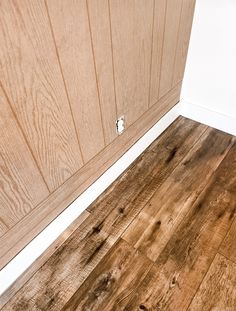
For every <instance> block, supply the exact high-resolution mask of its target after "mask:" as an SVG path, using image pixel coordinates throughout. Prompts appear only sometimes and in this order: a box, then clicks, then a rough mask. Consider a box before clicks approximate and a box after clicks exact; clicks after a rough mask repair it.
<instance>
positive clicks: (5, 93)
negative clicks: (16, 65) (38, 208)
mask: <svg viewBox="0 0 236 311" xmlns="http://www.w3.org/2000/svg"><path fill="white" fill-rule="evenodd" d="M0 87H1V88H2V91H3V94H4V95H5V97H6V100H7V102H8V105H9V107H10V109H11V112H12V114H13V116H14V119H15V120H16V123H17V125H18V127H19V129H20V131H21V133H22V135H23V137H24V140H25V143H26V145H27V147H28V149H29V151H30V153H31V155H32V158H33V160H34V162H35V165H36V167H37V169H38V170H39V173H40V175H41V176H42V179H43V181H44V183H45V185H46V187H47V190H48V192H49V193H50V194H51V193H52V191H50V189H49V186H48V184H47V182H46V179H45V178H44V175H43V172H42V170H41V169H40V166H39V164H38V162H37V160H36V157H35V155H34V153H33V150H32V149H31V146H30V144H29V142H28V139H27V138H26V135H25V133H24V131H23V129H22V127H21V124H20V122H19V120H18V118H17V115H16V113H15V111H14V109H13V107H12V104H11V101H10V98H9V96H8V94H7V92H6V91H5V88H4V87H3V85H2V82H1V81H0ZM43 201H44V200H43Z"/></svg>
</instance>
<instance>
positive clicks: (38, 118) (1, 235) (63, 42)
mask: <svg viewBox="0 0 236 311" xmlns="http://www.w3.org/2000/svg"><path fill="white" fill-rule="evenodd" d="M194 5H195V1H194V0H99V1H98V0H87V1H86V0H46V1H44V0H20V1H19V0H1V1H0V46H1V48H0V108H1V109H0V248H1V253H0V267H2V266H4V265H5V264H6V263H7V262H8V261H9V260H10V259H11V258H12V257H13V256H14V255H15V254H16V253H17V252H18V251H19V250H20V249H21V248H22V247H23V246H25V245H26V244H27V243H28V242H29V241H30V240H31V239H32V238H33V237H34V236H35V235H36V234H38V233H39V232H40V231H41V230H42V229H43V228H44V227H45V226H46V225H47V224H48V223H49V222H50V221H52V220H53V219H54V218H55V217H56V216H57V215H58V214H59V213H60V212H61V211H62V210H63V209H65V208H66V206H67V205H68V204H69V203H70V202H71V201H72V200H73V199H75V198H76V197H77V196H78V195H79V194H80V193H81V192H82V191H83V190H84V189H86V187H88V186H89V185H90V184H91V183H92V182H93V181H94V180H95V179H96V178H97V177H98V176H99V175H101V174H102V173H103V172H104V171H105V170H106V169H107V168H108V167H109V166H110V165H111V164H112V163H114V161H115V160H117V159H118V158H119V157H120V156H121V155H122V154H123V153H124V152H125V151H126V150H127V149H128V148H129V147H130V146H131V145H132V144H133V143H134V142H135V141H136V140H137V139H138V138H139V137H140V136H142V135H143V134H144V133H145V132H146V131H147V130H148V129H149V128H150V127H151V126H152V125H153V124H154V123H155V122H156V121H157V120H158V119H159V118H161V117H162V116H163V115H164V114H165V113H166V112H167V111H168V110H169V109H170V108H171V107H173V106H174V105H175V104H176V103H177V102H178V100H179V95H180V87H181V81H182V78H183V72H184V66H185V60H186V54H187V48H188V42H189V36H190V31H191V24H192V16H193V11H194ZM122 115H124V116H125V120H126V131H125V132H124V134H122V135H121V136H118V135H117V133H116V126H115V122H116V119H117V118H118V117H119V116H122Z"/></svg>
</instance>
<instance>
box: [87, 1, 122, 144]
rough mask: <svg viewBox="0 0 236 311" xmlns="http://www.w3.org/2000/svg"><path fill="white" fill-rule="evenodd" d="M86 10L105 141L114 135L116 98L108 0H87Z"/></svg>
mask: <svg viewBox="0 0 236 311" xmlns="http://www.w3.org/2000/svg"><path fill="white" fill-rule="evenodd" d="M87 3H88V11H89V19H90V26H91V37H92V44H93V49H94V59H95V66H96V72H97V82H98V89H99V95H100V104H101V111H102V120H103V126H104V133H105V142H106V144H109V143H110V142H112V141H113V140H114V139H115V138H116V137H117V133H116V127H115V124H116V119H117V115H116V100H115V86H114V75H113V59H112V45H111V31H110V18H109V5H108V0H104V1H94V0H89V1H87Z"/></svg>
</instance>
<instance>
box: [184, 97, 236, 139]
mask: <svg viewBox="0 0 236 311" xmlns="http://www.w3.org/2000/svg"><path fill="white" fill-rule="evenodd" d="M206 106H207V105H199V104H195V103H190V102H188V101H185V100H184V99H182V100H181V101H180V115H182V116H184V117H186V118H189V119H192V120H194V121H197V122H200V123H203V124H206V125H208V126H211V127H213V128H216V129H218V130H221V131H224V132H226V133H229V134H231V135H235V136H236V118H235V117H234V116H231V115H227V114H223V113H222V112H219V111H214V110H211V109H208V108H206Z"/></svg>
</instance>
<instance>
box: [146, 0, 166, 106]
mask: <svg viewBox="0 0 236 311" xmlns="http://www.w3.org/2000/svg"><path fill="white" fill-rule="evenodd" d="M166 5H167V0H155V10H154V24H153V38H152V65H151V81H150V98H149V106H152V105H153V104H155V103H156V102H157V101H158V99H159V86H160V76H161V59H162V48H163V39H164V32H165V15H166Z"/></svg>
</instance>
